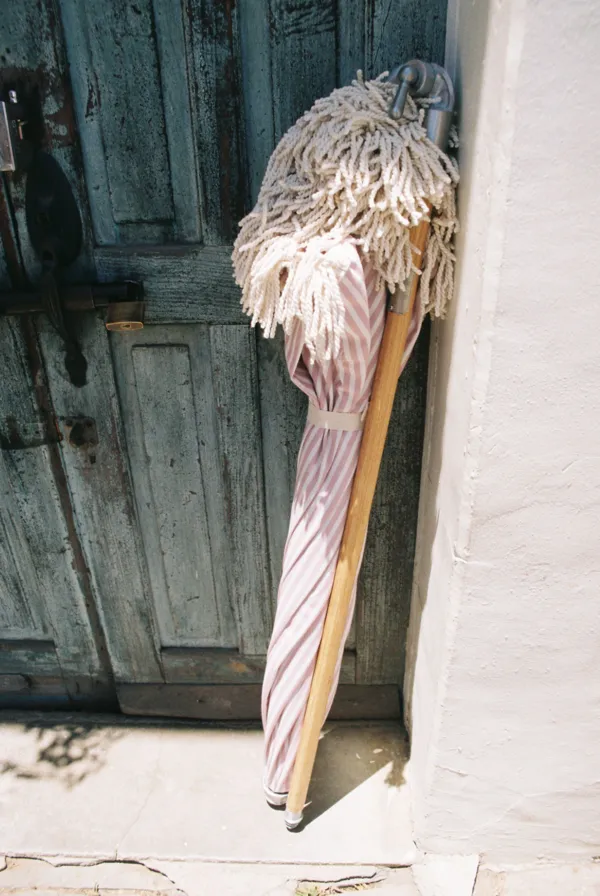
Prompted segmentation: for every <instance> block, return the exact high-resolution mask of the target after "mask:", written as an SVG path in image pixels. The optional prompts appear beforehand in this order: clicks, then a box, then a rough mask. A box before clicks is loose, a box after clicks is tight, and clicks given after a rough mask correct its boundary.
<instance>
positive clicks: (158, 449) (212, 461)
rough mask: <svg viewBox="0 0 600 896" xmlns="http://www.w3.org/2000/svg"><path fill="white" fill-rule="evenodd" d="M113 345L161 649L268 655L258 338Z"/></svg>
mask: <svg viewBox="0 0 600 896" xmlns="http://www.w3.org/2000/svg"><path fill="white" fill-rule="evenodd" d="M112 345H113V352H114V359H115V370H116V372H117V377H118V381H119V390H120V395H121V406H122V410H123V419H124V420H125V427H126V433H127V442H128V447H129V456H130V462H131V469H132V477H133V483H134V488H135V493H136V499H137V506H138V514H139V520H140V524H141V528H142V533H143V540H144V546H145V553H146V558H147V563H148V568H149V570H150V577H151V582H152V592H153V600H154V606H155V608H156V609H155V612H156V617H157V619H158V620H159V625H158V628H159V631H160V638H161V646H163V647H174V646H181V647H188V648H190V647H198V648H201V647H223V648H225V647H235V648H238V649H239V650H240V651H241V653H242V654H244V653H245V654H248V655H251V656H254V655H258V654H264V653H265V650H266V644H267V641H268V637H269V632H270V626H271V618H272V617H271V594H272V589H271V583H270V579H269V575H268V568H267V566H266V563H265V558H266V557H267V556H268V546H267V540H266V527H265V522H264V506H263V497H262V454H261V437H260V428H259V419H258V412H257V383H256V373H255V371H256V358H255V340H254V338H253V335H252V333H251V332H250V331H249V329H248V327H247V326H245V325H244V326H219V325H213V326H207V325H200V324H196V325H187V326H181V325H179V326H170V327H169V326H167V327H163V326H160V327H159V326H148V327H145V328H144V330H141V331H139V332H138V333H135V334H131V337H130V338H128V339H127V340H116V339H115V340H113V343H112ZM159 371H160V375H159V376H158V375H157V374H158V372H159ZM157 379H160V381H161V382H160V384H159V383H158V382H157ZM257 486H258V487H257ZM171 674H173V667H171ZM199 674H200V671H199Z"/></svg>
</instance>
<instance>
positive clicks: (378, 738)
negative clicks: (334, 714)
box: [303, 722, 409, 827]
mask: <svg viewBox="0 0 600 896" xmlns="http://www.w3.org/2000/svg"><path fill="white" fill-rule="evenodd" d="M399 730H400V731H401V732H402V734H403V736H402V737H398V731H399ZM369 733H370V735H371V736H369ZM408 755H409V746H408V738H407V737H406V734H405V732H404V731H403V729H402V727H401V726H400V724H398V726H396V725H394V724H387V725H385V726H382V725H381V724H378V725H373V726H371V725H369V724H368V723H366V722H365V723H364V724H356V725H353V726H352V727H350V726H347V725H344V726H340V725H336V724H335V723H331V724H327V725H325V728H324V729H323V733H322V734H321V739H320V741H319V750H318V752H317V759H316V762H315V768H314V772H313V776H312V780H311V785H310V789H309V793H308V800H309V803H308V805H307V807H306V810H305V813H304V822H303V827H306V825H308V824H310V823H311V822H312V821H315V819H317V818H318V817H319V816H320V815H322V814H323V813H324V812H326V811H327V810H328V809H330V808H331V807H332V806H334V805H335V804H336V803H338V802H339V801H340V800H342V799H343V798H344V797H345V796H347V795H348V794H349V793H351V792H352V791H353V790H355V789H356V788H357V787H360V785H361V784H363V783H364V782H365V781H367V780H368V779H369V778H371V777H372V776H373V775H374V774H376V773H377V772H378V771H379V770H380V769H382V768H385V767H388V769H387V772H386V776H385V783H386V784H387V786H388V787H393V788H399V787H401V786H402V785H403V784H404V783H405V778H404V769H405V766H406V763H407V762H408Z"/></svg>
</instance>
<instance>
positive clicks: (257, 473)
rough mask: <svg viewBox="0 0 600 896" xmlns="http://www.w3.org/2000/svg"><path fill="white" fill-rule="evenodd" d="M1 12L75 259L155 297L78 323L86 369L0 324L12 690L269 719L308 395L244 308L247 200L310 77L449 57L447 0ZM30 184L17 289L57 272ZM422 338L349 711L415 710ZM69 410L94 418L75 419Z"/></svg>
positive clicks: (382, 491)
mask: <svg viewBox="0 0 600 896" xmlns="http://www.w3.org/2000/svg"><path fill="white" fill-rule="evenodd" d="M0 6H1V7H2V26H0V29H1V30H0V81H1V84H2V87H3V88H4V89H5V90H6V89H7V88H8V87H13V86H14V87H16V88H18V90H19V91H21V92H23V93H25V94H30V95H31V96H34V97H35V98H36V99H37V100H39V101H40V102H41V110H42V116H41V117H42V119H43V127H42V128H41V134H42V136H41V141H42V145H43V146H44V147H45V148H46V149H47V150H48V151H49V152H50V153H51V154H52V155H54V156H55V158H57V159H58V161H59V162H60V164H61V166H62V168H63V170H64V171H65V173H66V174H67V176H68V178H69V180H70V182H71V185H72V187H73V189H74V192H75V194H76V197H77V200H78V205H79V208H80V211H81V215H82V218H83V224H84V234H85V240H84V243H85V246H84V250H83V252H82V254H81V256H80V258H79V259H78V260H77V262H76V263H75V264H73V265H72V266H71V268H70V269H69V270H68V271H67V272H66V273H65V279H67V280H69V279H70V280H73V281H81V280H88V281H89V280H101V281H112V280H123V279H128V278H135V279H138V280H142V281H143V283H144V287H145V293H146V299H147V312H146V326H145V327H144V329H143V330H140V331H137V332H136V333H129V334H120V333H108V332H107V330H106V328H105V326H104V323H103V321H102V319H101V318H100V317H99V316H98V315H93V314H89V313H88V314H80V315H73V316H72V319H71V326H72V327H73V330H74V332H76V334H77V338H78V340H79V343H80V345H81V348H82V351H83V354H84V356H85V358H86V361H87V381H86V384H85V385H83V386H77V385H75V384H74V383H73V382H72V381H71V379H70V378H69V375H68V374H67V372H66V369H65V364H64V357H63V347H62V343H61V339H60V337H59V336H58V334H57V333H56V331H55V330H54V329H53V328H52V326H51V325H50V324H49V322H48V321H47V320H46V319H45V318H44V317H43V316H37V317H35V318H33V317H24V318H20V319H17V318H16V317H15V318H10V319H9V318H7V319H5V320H2V321H0V336H1V343H2V352H3V357H5V358H7V359H8V370H9V377H8V379H6V378H5V379H4V382H3V383H2V385H1V387H0V410H1V417H0V436H1V438H2V442H1V444H2V447H3V449H4V450H3V452H2V455H1V457H0V484H1V487H2V490H3V494H4V496H5V502H4V504H3V507H2V512H1V515H0V562H1V560H2V556H3V555H2V551H3V552H4V557H5V562H4V564H2V570H3V571H2V572H0V588H1V589H2V605H3V608H4V616H2V615H0V625H1V631H0V688H2V689H3V690H4V693H5V698H6V700H8V699H9V697H10V699H11V700H12V701H13V702H15V701H17V702H21V703H27V702H28V701H29V702H31V701H32V700H33V699H34V698H35V699H38V700H42V699H50V697H54V698H55V699H61V700H70V699H72V698H73V695H77V694H79V695H80V699H82V700H86V701H87V702H88V703H89V702H90V700H92V696H91V695H95V699H97V700H104V701H105V702H106V701H108V702H109V701H110V699H111V696H113V697H114V695H115V694H116V696H117V697H118V700H119V702H120V705H121V707H122V708H123V709H124V710H125V711H129V712H147V713H161V714H166V715H169V714H171V715H188V716H197V717H208V718H220V717H224V718H226V717H237V718H253V717H256V716H257V714H258V693H259V687H260V680H261V675H262V670H263V668H264V662H265V653H266V647H267V644H268V639H269V633H270V628H271V624H272V618H273V610H274V603H275V595H276V589H277V582H278V578H279V572H280V567H281V557H282V553H283V545H284V540H285V535H286V530H287V522H288V516H289V508H290V504H291V496H292V491H293V482H294V470H295V459H296V453H297V449H298V444H299V440H300V437H301V433H302V428H303V421H304V417H305V413H306V408H305V401H304V399H303V398H302V397H301V395H300V393H299V392H297V391H296V390H294V389H293V387H291V385H290V384H289V381H288V377H287V374H286V371H285V364H284V360H283V354H282V350H281V349H282V346H281V341H280V340H275V341H273V342H268V341H265V340H263V339H262V338H260V337H259V338H257V334H256V333H255V332H254V331H252V330H251V329H250V328H249V326H248V322H247V320H246V319H244V318H243V317H242V315H241V314H240V306H239V292H238V290H237V288H236V286H235V284H234V282H233V279H232V274H231V261H230V255H231V245H232V241H233V239H234V236H235V231H236V225H237V221H238V220H239V218H240V217H241V216H242V214H243V213H244V211H245V210H247V209H248V208H249V207H250V205H251V203H252V202H253V201H254V199H255V198H256V195H257V192H258V188H259V186H260V181H261V178H262V174H263V172H264V168H265V165H266V161H267V159H268V156H269V153H270V152H271V150H272V148H273V146H274V145H275V142H276V141H277V140H278V139H279V137H280V136H281V135H282V133H283V132H284V131H285V130H286V129H287V127H289V125H290V124H291V123H293V121H294V120H295V119H296V118H297V117H298V115H300V114H301V113H302V112H303V111H304V110H305V109H306V108H308V106H310V104H311V103H312V102H313V100H314V99H315V98H316V97H318V96H320V95H323V94H326V93H329V92H330V91H331V90H332V89H333V88H334V87H335V86H336V84H340V83H346V82H347V81H348V80H349V79H350V78H351V77H352V76H353V75H354V73H355V71H356V69H357V68H362V69H363V70H364V71H365V72H366V74H367V75H368V76H370V75H372V74H375V73H378V72H379V71H380V70H382V69H384V68H386V67H389V66H392V65H394V64H395V63H396V62H398V61H401V60H402V59H404V58H407V57H409V56H414V55H421V56H424V57H427V58H430V59H433V60H434V61H441V57H442V51H443V38H444V17H445V3H444V2H443V0H428V3H426V4H423V3H420V2H419V0H409V2H398V3H390V2H389V0H385V2H383V0H382V2H379V0H352V2H348V3H343V4H338V3H335V2H333V0H325V2H323V0H319V2H315V0H294V2H291V0H242V2H239V3H238V4H237V5H235V4H233V3H228V2H219V0H188V2H186V3H179V2H166V0H132V2H130V0H106V2H104V3H95V2H93V0H60V2H56V0H42V2H38V0H22V2H21V3H19V4H12V3H9V2H8V0H1V2H0ZM24 189H25V177H24V176H23V175H19V174H17V175H8V176H6V177H5V179H4V185H3V206H2V207H0V224H1V227H2V239H3V246H4V270H3V271H0V275H2V277H3V283H4V284H8V282H9V281H11V280H12V283H13V285H14V286H16V287H22V286H24V285H26V283H27V281H29V282H35V280H36V278H37V277H38V276H39V263H38V261H37V259H36V257H35V253H34V252H33V250H32V248H31V246H30V244H29V240H28V234H27V228H26V226H25V218H24ZM5 288H6V287H5ZM426 354H427V346H426V339H423V340H422V341H421V342H420V344H419V347H418V349H417V351H416V354H415V357H414V359H413V361H412V362H411V365H410V366H409V369H408V370H407V371H406V373H405V374H404V376H403V378H402V384H401V388H400V389H399V393H398V398H397V412H396V414H395V417H394V421H393V424H392V428H391V432H390V439H389V444H388V450H387V453H386V458H385V462H384V468H383V474H382V479H381V483H380V487H379V490H378V494H377V498H376V505H375V508H374V513H373V519H372V524H371V529H370V535H369V543H368V546H367V552H366V556H365V563H364V569H363V574H362V577H361V585H360V593H359V600H358V610H357V618H356V622H355V626H354V630H353V634H352V637H351V641H350V643H349V645H348V650H347V654H346V659H345V662H344V666H343V675H342V681H343V683H344V684H343V687H342V689H341V698H340V702H339V704H338V712H339V713H341V714H358V715H386V714H390V713H391V714H393V713H395V712H397V690H398V686H399V684H400V683H401V679H402V673H403V649H404V639H405V629H406V624H407V617H408V601H409V597H410V583H411V576H412V561H413V551H414V537H415V528H416V516H417V498H418V487H419V475H420V456H421V442H422V428H423V414H424V396H425V377H426ZM74 421H84V422H85V421H89V422H90V423H89V425H90V427H91V428H92V430H93V432H94V439H92V440H91V441H89V440H88V441H87V442H85V443H84V444H82V441H81V440H78V439H74V438H73V437H72V432H73V425H74ZM86 425H87V424H86ZM0 612H1V611H0ZM19 676H20V677H19ZM77 689H79V690H77ZM19 695H20V696H19ZM44 695H45V696H44Z"/></svg>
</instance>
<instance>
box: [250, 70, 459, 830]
mask: <svg viewBox="0 0 600 896" xmlns="http://www.w3.org/2000/svg"><path fill="white" fill-rule="evenodd" d="M413 74H414V70H413V66H412V65H411V66H408V67H406V68H405V70H403V77H405V79H406V84H407V85H408V86H410V88H411V90H410V92H409V91H408V89H407V90H406V91H404V92H405V94H406V95H405V96H404V99H403V102H402V104H401V106H400V107H398V108H399V111H398V113H397V116H396V117H393V116H391V115H390V104H391V103H392V102H393V100H394V96H395V92H396V88H395V86H394V85H393V84H390V83H387V82H386V81H385V76H381V77H380V78H378V79H376V80H375V81H369V82H365V81H363V80H362V77H360V76H359V77H358V79H357V80H356V81H354V82H353V83H352V85H350V86H348V87H345V88H341V89H339V90H336V91H334V92H333V93H332V94H331V96H329V97H326V98H324V99H322V100H318V101H317V102H316V103H315V105H314V106H313V108H312V109H310V110H309V111H308V112H307V113H305V115H304V116H303V117H302V118H301V119H299V121H298V122H297V123H296V124H295V125H294V126H293V127H292V128H291V129H290V130H289V131H288V133H287V134H286V135H285V136H284V138H283V139H282V140H281V142H280V144H279V146H278V147H277V148H276V150H275V152H274V153H273V155H272V156H271V159H270V161H269V166H268V168H267V171H266V174H265V178H264V180H263V184H262V187H261V191H260V194H259V197H258V202H257V204H256V207H255V208H254V209H253V211H252V212H251V213H250V214H249V215H247V216H246V218H245V219H244V220H243V221H242V223H241V229H240V234H239V236H238V238H237V240H236V245H235V247H234V253H233V262H234V268H235V274H236V280H237V282H238V283H239V284H240V286H241V287H242V290H243V295H242V304H243V307H244V309H245V310H246V311H247V312H248V313H249V314H251V315H252V322H253V323H260V324H261V326H262V327H263V329H264V331H265V335H267V336H272V335H273V334H274V332H275V330H276V327H277V325H278V324H281V325H282V326H283V328H284V332H285V344H286V361H287V365H288V369H289V372H290V376H291V378H292V381H293V382H294V383H295V384H296V385H297V386H298V387H299V388H300V389H302V391H303V392H304V393H305V394H306V395H307V396H308V399H309V411H308V421H307V425H306V429H305V432H304V437H303V440H302V445H301V448H300V454H299V458H298V468H297V479H296V488H295V494H294V501H293V506H292V512H291V519H290V528H289V533H288V538H287V541H286V546H285V553H284V558H283V571H282V578H281V582H280V587H279V592H278V601H277V612H276V618H275V625H274V630H273V634H272V639H271V643H270V646H269V651H268V657H267V665H266V671H265V679H264V685H263V701H262V713H263V723H264V728H265V735H266V769H265V779H264V786H265V792H266V795H267V799H268V800H269V802H270V803H272V804H273V805H283V804H284V803H285V802H286V796H287V790H288V788H291V792H290V799H291V797H292V794H294V800H293V803H294V805H295V803H298V804H300V809H301V808H302V804H303V798H304V795H305V787H307V786H308V777H309V776H310V768H312V758H314V753H313V752H312V750H313V745H314V744H313V742H314V737H313V735H314V732H315V731H316V730H317V728H318V727H319V726H320V725H321V724H322V722H323V721H324V715H325V713H324V710H325V708H326V701H325V695H326V696H327V699H328V703H329V705H331V702H332V700H333V696H334V693H335V690H336V687H337V682H338V679H339V673H340V667H341V661H342V654H343V646H344V642H345V639H346V637H347V634H348V630H349V628H350V623H351V618H352V612H351V610H352V607H353V605H354V600H355V596H356V576H354V578H353V579H352V582H351V584H350V587H349V589H348V592H347V593H348V597H349V599H348V602H347V604H346V602H345V601H344V615H343V616H342V615H341V614H340V615H339V619H340V627H339V633H337V634H336V635H335V637H334V638H333V639H332V638H331V637H330V636H329V635H327V632H328V629H327V627H325V633H326V635H327V644H328V645H330V647H329V648H328V655H329V656H330V658H331V664H330V666H328V667H327V669H328V671H327V672H326V674H325V675H323V674H321V673H320V672H319V669H320V665H319V663H320V657H319V662H317V656H318V654H319V649H320V645H321V637H322V635H323V630H324V625H325V620H326V616H327V615H328V612H327V611H328V605H329V607H330V608H331V601H330V598H331V594H332V586H333V584H334V579H335V578H336V565H339V564H338V555H339V554H340V546H341V545H342V536H343V534H344V525H345V523H346V517H347V515H348V505H349V501H350V497H351V490H352V483H353V478H354V473H355V470H356V466H357V462H358V459H359V452H360V445H361V439H362V426H363V422H364V419H365V415H366V412H367V407H368V403H369V396H370V393H371V388H372V384H373V378H374V374H375V369H376V366H377V358H378V351H379V346H380V343H381V340H382V336H383V332H384V324H385V317H386V313H385V304H386V302H385V297H386V291H387V290H389V291H390V292H391V293H392V294H394V293H396V295H397V296H399V295H401V292H402V288H403V287H405V286H406V284H407V283H408V282H409V281H410V282H413V281H414V275H415V274H416V273H417V272H419V271H420V272H422V273H421V277H420V288H419V291H418V301H416V302H415V301H413V300H412V299H411V302H410V309H409V310H408V313H406V314H405V315H404V321H405V322H406V321H407V322H408V326H407V327H406V329H405V330H404V331H403V337H402V341H401V348H400V350H399V353H398V358H397V360H396V361H395V364H394V369H395V373H396V376H397V375H399V373H400V372H401V370H402V368H403V366H404V364H405V363H406V360H407V359H408V356H409V355H410V352H411V350H412V347H413V345H414V342H415V341H416V338H417V336H418V333H419V329H420V324H421V321H422V319H423V316H424V314H425V313H426V312H428V311H430V312H431V313H433V314H435V315H438V316H441V315H442V314H443V313H444V309H445V305H446V301H447V300H448V298H449V296H450V295H451V292H452V287H453V260H454V259H453V255H452V251H451V241H452V237H453V234H454V232H455V230H456V226H457V221H456V214H455V207H454V187H455V184H456V181H457V177H458V175H457V171H456V167H455V164H454V163H453V161H452V160H451V159H449V158H448V157H447V156H446V155H445V154H444V153H443V152H442V151H441V150H440V149H439V148H438V147H437V146H436V144H435V142H433V141H432V140H430V139H429V138H428V136H427V133H426V130H425V127H424V117H425V111H426V108H427V105H425V106H423V107H421V106H419V104H418V102H417V103H416V102H415V101H414V100H413V99H412V98H411V94H412V93H414V85H415V83H416V82H415V80H414V78H413ZM416 95H417V96H420V95H421V94H416ZM432 209H434V210H436V212H437V215H436V217H435V218H433V220H432V224H431V235H430V239H429V242H428V243H427V244H425V243H424V242H423V243H422V244H420V248H419V252H422V254H421V255H419V257H418V258H416V256H415V251H414V250H415V247H414V246H413V244H412V242H411V238H412V233H413V231H414V229H415V228H417V227H418V226H419V225H421V226H422V227H426V222H427V221H428V220H429V216H430V213H431V211H432ZM414 294H415V291H414V290H413V291H412V292H411V295H412V296H413V299H414ZM396 304H398V300H396ZM385 332H386V338H387V333H388V328H387V326H386V327H385ZM404 336H406V340H405V339H404ZM388 342H389V339H388ZM384 344H385V339H384ZM388 347H389V346H388ZM383 354H384V352H382V355H383ZM374 400H375V398H374ZM372 417H373V415H372V414H370V415H369V419H370V420H372ZM386 428H387V423H386ZM375 475H376V474H375ZM367 513H368V510H367ZM364 533H366V526H365V527H364V532H363V534H362V536H361V538H360V539H359V541H358V542H357V551H356V554H357V556H356V559H357V561H358V563H357V564H356V567H355V572H357V571H358V567H359V565H360V556H361V554H362V550H363V549H364V540H365V534H364ZM342 553H343V552H342ZM338 572H339V570H338ZM321 653H322V650H321ZM334 663H335V668H334ZM321 665H322V664H321ZM315 666H316V673H315V675H314V676H313V672H314V671H315ZM313 678H314V681H313ZM317 680H318V681H319V682H321V683H323V682H325V685H324V686H321V691H320V693H321V694H322V700H323V702H322V704H321V703H320V702H319V708H318V709H317V710H316V711H315V705H316V704H315V701H314V693H315V684H314V682H315V681H317ZM311 683H312V691H311ZM320 699H321V698H319V700H320ZM307 707H308V708H307ZM317 717H318V718H317ZM307 720H308V727H307ZM308 731H310V732H311V733H310V744H309V746H308V747H307V732H308ZM299 757H302V762H301V764H299V761H298V760H299ZM294 766H295V768H294ZM300 770H301V774H300ZM299 775H300V777H299ZM287 810H288V811H287V813H286V823H288V824H289V826H295V825H296V824H297V823H298V821H299V819H300V818H301V812H299V811H298V809H293V811H291V810H290V800H288V803H287ZM288 815H290V817H291V822H290V821H289V820H288V817H287V816H288Z"/></svg>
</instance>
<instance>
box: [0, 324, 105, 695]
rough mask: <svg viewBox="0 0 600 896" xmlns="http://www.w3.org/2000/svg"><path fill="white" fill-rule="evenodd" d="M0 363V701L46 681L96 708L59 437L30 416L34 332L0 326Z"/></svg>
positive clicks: (39, 411) (98, 675)
mask: <svg viewBox="0 0 600 896" xmlns="http://www.w3.org/2000/svg"><path fill="white" fill-rule="evenodd" d="M0 356H1V357H2V362H3V388H2V389H1V390H0V448H1V450H0V675H1V676H2V680H3V681H2V687H0V693H1V694H2V695H3V696H5V697H6V696H7V695H10V694H11V693H13V691H14V689H15V688H16V689H17V691H18V692H25V693H26V694H27V695H33V696H34V697H35V695H36V693H37V691H38V690H39V687H40V684H41V681H42V680H46V685H48V684H49V682H48V679H51V682H50V684H51V687H49V688H48V687H46V692H47V693H49V694H50V695H51V696H52V697H53V698H56V699H58V700H60V699H61V698H62V697H63V696H68V695H69V693H70V696H71V697H74V696H76V694H77V692H81V693H83V692H86V693H87V695H88V696H90V695H93V694H94V693H95V695H96V698H97V699H104V697H105V696H106V693H107V692H108V691H109V690H110V688H109V676H108V675H107V673H106V668H105V660H106V657H105V656H104V658H102V657H101V655H100V651H101V649H102V646H103V642H102V638H101V637H98V635H100V633H99V632H98V630H97V628H95V624H94V623H95V618H94V617H93V614H92V618H90V613H89V598H90V593H89V590H88V588H89V583H88V581H87V577H86V574H85V570H84V569H83V568H82V562H81V561H82V555H81V550H80V545H79V543H78V540H77V536H76V534H75V533H74V531H73V528H72V518H71V517H70V514H69V510H70V507H69V501H68V495H67V493H66V488H65V483H64V479H63V477H62V475H61V470H60V469H59V468H57V459H58V456H57V453H56V452H57V447H58V444H57V440H58V435H59V434H58V432H57V429H56V427H55V421H54V419H52V418H51V419H49V418H48V417H47V415H46V414H44V412H43V407H40V400H39V394H40V392H41V393H42V394H43V392H44V388H45V384H44V375H43V371H42V370H40V369H39V367H38V363H39V354H38V346H37V341H36V338H35V333H34V331H33V330H32V329H31V328H30V327H28V326H27V325H25V326H22V325H20V324H19V323H18V322H17V321H15V320H0ZM34 377H35V379H34ZM0 699H1V697H0Z"/></svg>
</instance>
